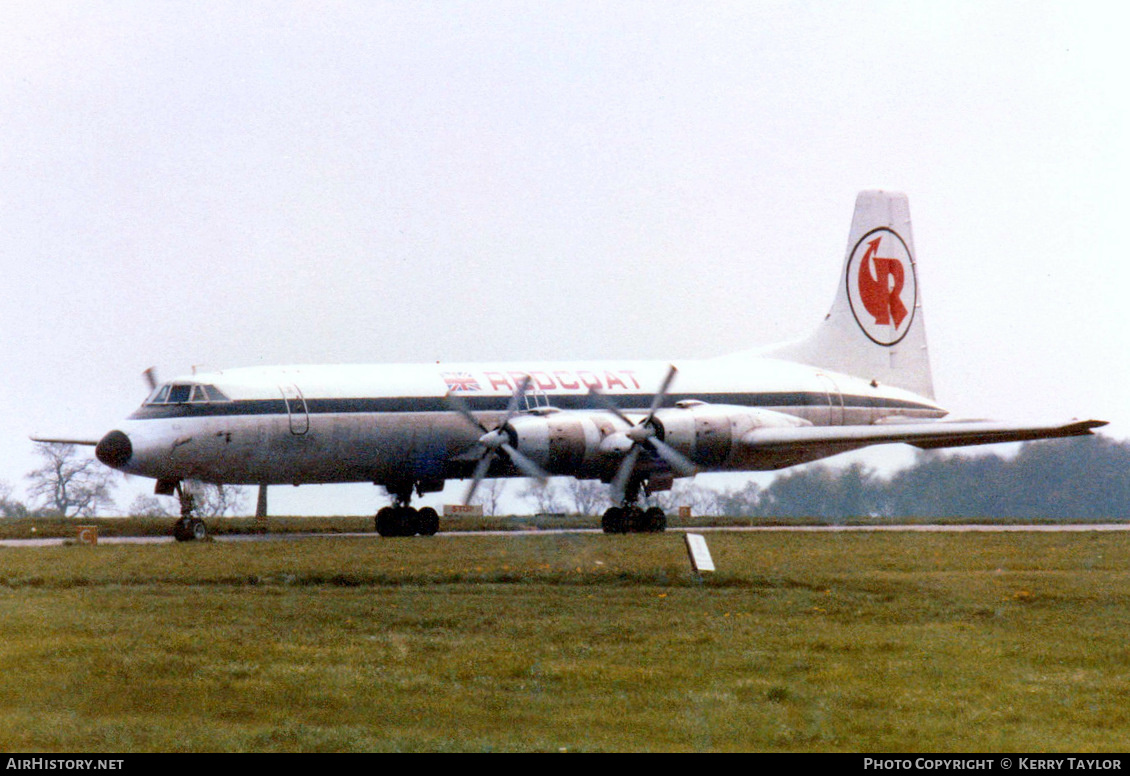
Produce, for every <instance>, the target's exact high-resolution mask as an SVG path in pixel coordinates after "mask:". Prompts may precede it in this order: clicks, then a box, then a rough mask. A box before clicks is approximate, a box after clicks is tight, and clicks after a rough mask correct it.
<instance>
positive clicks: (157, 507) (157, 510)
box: [128, 493, 173, 517]
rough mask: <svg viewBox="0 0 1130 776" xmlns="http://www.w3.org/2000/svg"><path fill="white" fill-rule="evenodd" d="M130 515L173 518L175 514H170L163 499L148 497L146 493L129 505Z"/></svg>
mask: <svg viewBox="0 0 1130 776" xmlns="http://www.w3.org/2000/svg"><path fill="white" fill-rule="evenodd" d="M128 511H129V514H130V516H132V517H172V516H173V513H172V512H170V511H169V510H168V509H167V508H166V507H165V505H164V504H162V503H161V499H159V498H157V497H156V496H147V495H145V494H144V493H142V494H141V495H139V496H138V497H137V498H135V499H134V500H133V503H131V504H130V505H129V510H128Z"/></svg>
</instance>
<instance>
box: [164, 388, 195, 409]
mask: <svg viewBox="0 0 1130 776" xmlns="http://www.w3.org/2000/svg"><path fill="white" fill-rule="evenodd" d="M191 393H192V386H191V385H174V386H173V387H172V389H171V390H170V391H169V398H168V402H169V404H180V403H181V402H186V401H188V397H189V395H190V394H191Z"/></svg>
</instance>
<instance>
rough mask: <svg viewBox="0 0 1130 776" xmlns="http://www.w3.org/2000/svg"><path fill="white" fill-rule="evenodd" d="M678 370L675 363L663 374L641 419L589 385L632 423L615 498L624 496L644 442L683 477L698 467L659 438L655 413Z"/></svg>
mask: <svg viewBox="0 0 1130 776" xmlns="http://www.w3.org/2000/svg"><path fill="white" fill-rule="evenodd" d="M678 371H679V370H678V369H676V368H675V365H674V364H672V365H671V368H670V369H669V370H668V371H667V376H666V377H665V378H663V384H662V385H660V386H659V391H657V392H656V394H655V398H654V399H652V401H651V407H650V408H649V409H648V411H647V416H646V417H645V418H644V419H643V420H641V421H640V422H639V423H636V422H635V421H633V420H632V419H631V418H629V417H628V416H627V415H625V414H624V413H623V412H621V411H620V408H619V407H617V406H616V405H615V404H614V403H613V402H612V400H611V399H609V398H608V397H607V396H605V395H604V394H602V393H601V392H600V391H599V390H597V389H596V388H590V389H589V394H590V395H591V396H593V397H594V398H595V399H597V401H599V402H600V403H601V404H602V405H603V406H604V408H605V409H606V410H608V411H609V412H611V413H612V414H613V415H615V416H616V417H618V418H619V419H620V420H622V421H624V422H625V423H626V424H628V426H629V427H630V428H629V429H628V430H627V431H625V432H624V436H625V437H627V438H628V439H629V440H630V441H631V447H630V448H629V449H628V453H627V455H625V456H624V460H623V461H621V462H620V468H618V469H617V470H616V476H615V477H613V478H612V496H613V501H616V502H621V501H623V500H624V494H625V493H626V492H627V488H628V480H629V479H630V478H631V476H632V474H633V473H634V472H635V469H636V463H637V462H638V461H639V457H640V453H641V452H642V451H643V448H644V447H645V446H646V447H650V448H651V449H652V450H653V451H654V452H655V454H656V455H658V456H659V457H660V458H662V459H663V460H664V461H666V462H667V465H668V466H670V467H671V468H672V469H674V470H675V471H676V472H678V473H679V474H681V475H682V476H684V477H690V476H691V475H693V474H694V473H695V472H696V471H697V469H696V468H695V465H694V464H693V463H691V462H690V461H689V460H687V458H686V457H685V456H684V455H683V454H682V453H680V452H679V451H677V450H675V448H673V447H671V446H670V445H669V444H667V443H666V442H664V441H663V440H662V439H660V438H659V432H658V430H657V427H656V424H655V422H654V419H655V413H656V411H657V410H659V409H660V408H661V407H662V406H663V401H664V400H665V399H666V398H667V389H668V388H670V387H671V383H672V381H674V379H675V375H676V373H678Z"/></svg>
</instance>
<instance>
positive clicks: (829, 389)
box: [818, 374, 844, 426]
mask: <svg viewBox="0 0 1130 776" xmlns="http://www.w3.org/2000/svg"><path fill="white" fill-rule="evenodd" d="M818 377H819V378H820V383H821V385H822V386H823V387H824V393H825V395H826V396H827V397H828V425H829V426H842V425H843V424H844V395H843V394H842V393H840V387H839V386H838V385H836V381H835V380H833V379H832V378H831V377H829V376H828V375H826V374H820V375H818Z"/></svg>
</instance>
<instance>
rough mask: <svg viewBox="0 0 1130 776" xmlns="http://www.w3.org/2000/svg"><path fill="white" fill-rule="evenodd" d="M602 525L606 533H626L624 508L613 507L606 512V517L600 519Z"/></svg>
mask: <svg viewBox="0 0 1130 776" xmlns="http://www.w3.org/2000/svg"><path fill="white" fill-rule="evenodd" d="M600 527H601V528H603V529H604V532H605V533H608V534H613V533H625V532H626V530H627V526H626V525H624V510H623V509H621V508H620V507H612V508H611V509H609V510H608V511H607V512H605V513H604V517H602V518H601V520H600Z"/></svg>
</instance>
